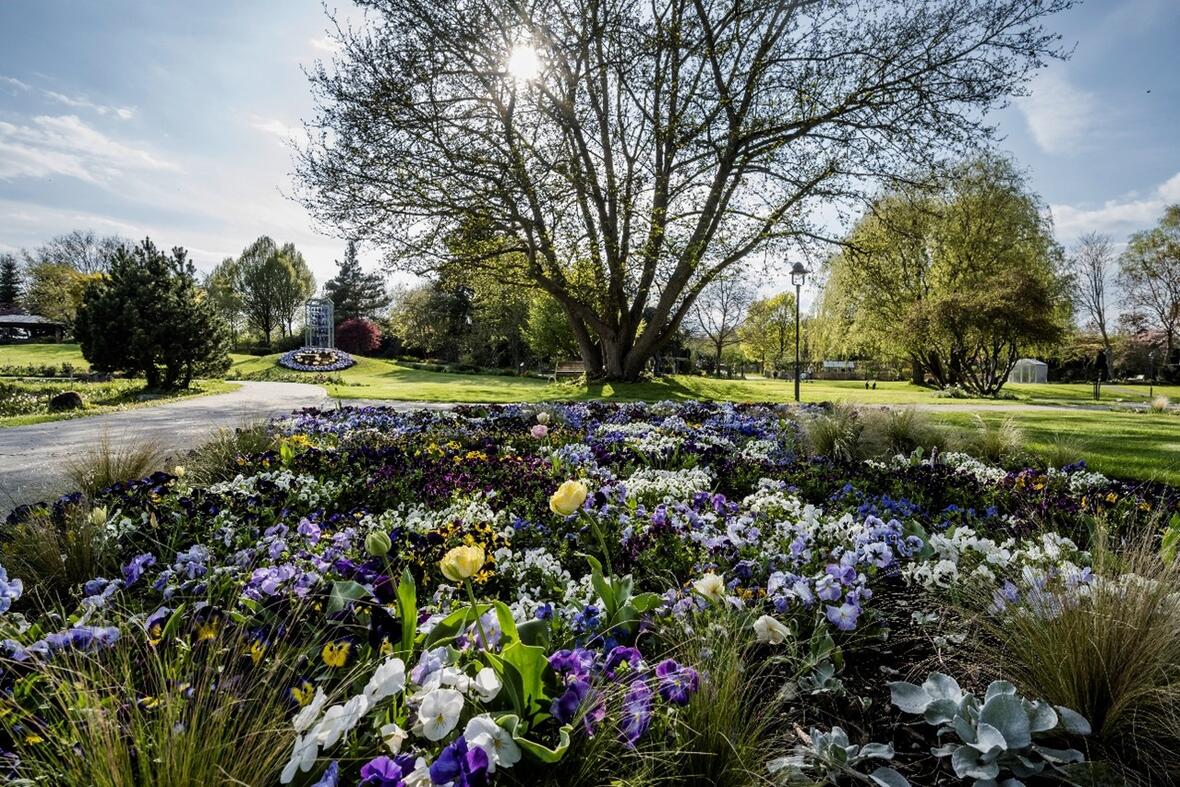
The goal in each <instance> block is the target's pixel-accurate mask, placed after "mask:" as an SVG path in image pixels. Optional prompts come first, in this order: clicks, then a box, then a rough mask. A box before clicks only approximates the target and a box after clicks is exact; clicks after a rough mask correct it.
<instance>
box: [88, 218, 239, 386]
mask: <svg viewBox="0 0 1180 787" xmlns="http://www.w3.org/2000/svg"><path fill="white" fill-rule="evenodd" d="M77 335H78V342H79V344H80V345H81V347H82V354H83V355H84V356H85V357H86V360H87V361H89V362H90V364H91V366H93V367H94V368H95V369H98V370H103V371H122V372H127V373H134V374H142V375H143V376H144V377H145V378H147V382H148V387H150V388H153V389H155V388H162V389H164V390H171V389H174V388H177V387H180V388H187V387H188V386H189V383H191V382H192V380H193V378H195V377H208V376H220V375H221V374H222V373H224V372H225V371H226V370H227V369H228V368H229V364H230V361H229V354H228V353H229V337H228V331H227V328H226V325H225V321H224V320H222V319H221V318H220V317H219V316H218V315H217V313H216V311H215V310H214V308H213V306H212V304H211V303H210V302H209V300H208V299H207V298H206V297H205V294H204V293H203V292H202V291H201V290H200V289H199V288H198V287H197V284H196V278H195V268H194V267H193V264H192V263H191V262H190V261H189V259H188V255H187V253H186V252H185V251H184V249H181V248H179V247H177V248H174V249H173V250H172V253H171V254H170V255H169V254H165V253H164V252H162V251H160V250H158V249H157V248H156V247H155V245H154V244H153V243H152V242H151V240H150V239H149V240H145V241H144V242H143V243H142V244H140V245H139V246H136V247H135V248H134V249H133V250H128V249H125V248H121V249H120V250H119V251H118V252H116V253H115V256H114V258H113V259H112V261H111V267H110V272H109V273H108V274H106V275H105V276H104V277H103V278H102V279H100V280H99V281H95V282H92V283H91V284H89V285H88V286H87V288H86V294H85V298H84V301H83V304H82V307H81V309H79V313H78V325H77Z"/></svg>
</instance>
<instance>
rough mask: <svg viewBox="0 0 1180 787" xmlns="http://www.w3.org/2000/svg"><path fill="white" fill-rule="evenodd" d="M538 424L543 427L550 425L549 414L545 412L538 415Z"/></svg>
mask: <svg viewBox="0 0 1180 787" xmlns="http://www.w3.org/2000/svg"><path fill="white" fill-rule="evenodd" d="M537 423H539V424H540V425H541V426H548V425H549V413H547V412H545V411H544V410H542V411H541V412H539V413H537Z"/></svg>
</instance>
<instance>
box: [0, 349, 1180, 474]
mask: <svg viewBox="0 0 1180 787" xmlns="http://www.w3.org/2000/svg"><path fill="white" fill-rule="evenodd" d="M278 357H279V356H278V355H277V354H275V355H268V356H262V357H257V356H250V355H234V356H232V360H233V367H232V368H231V370H230V373H229V375H228V376H229V377H231V378H243V377H245V378H250V377H254V378H262V379H266V378H270V379H278V380H302V381H306V382H319V383H321V384H323V385H324V387H325V388H327V390H328V392H329V393H330V394H331V395H332V396H335V397H339V398H341V399H374V400H402V401H435V402H487V403H496V402H542V401H561V400H587V399H613V400H616V401H658V400H662V399H674V400H684V399H713V400H728V401H761V402H790V401H792V400H793V396H794V386H793V383H792V381H790V380H763V379H749V380H714V379H711V378H704V377H690V376H683V375H682V376H676V377H669V378H663V379H660V380H653V381H649V382H643V383H631V384H615V383H601V384H595V385H591V386H588V387H587V386H585V385H577V384H573V383H562V384H552V383H548V382H546V381H544V380H538V379H534V378H527V377H508V376H497V375H487V374H448V373H441V372H428V371H421V370H418V369H411V368H408V367H406V366H402V365H399V364H397V363H394V362H391V361H386V360H381V359H376V358H360V359H358V363H357V365H356V366H354V367H352V368H351V369H346V370H345V371H343V372H338V373H335V374H331V375H326V376H325V375H314V374H303V373H299V372H290V371H287V370H283V369H280V368H279V367H278V366H277V364H276V361H277V360H278ZM62 363H71V364H73V365H75V366H77V367H82V366H84V365H85V361H84V360H83V359H82V356H81V353H80V352H79V351H78V347H77V345H72V344H50V345H9V346H0V366H3V365H19V366H25V365H29V364H34V365H42V364H57V365H60V364H62ZM203 385H205V386H213V385H224V383H218V384H208V383H205V384H203ZM206 390H207V391H210V392H211V391H212V390H215V389H214V388H211V387H207V388H206ZM1005 390H1007V391H1010V392H1011V393H1013V394H1015V395H1016V397H1017V398H1016V400H1009V401H1005V402H1001V404H1011V405H1015V406H1016V407H1014V409H1012V410H1008V411H998V410H995V409H987V410H981V411H980V412H981V414H982V415H983V417H984V418H985V419H986V420H988V421H993V422H995V421H999V420H1001V419H1003V418H1012V419H1013V420H1014V421H1015V422H1016V423H1017V424H1018V425H1019V426H1020V427H1021V428H1022V429H1023V430H1024V431H1025V434H1026V436H1027V439H1028V444H1029V448H1030V449H1031V450H1033V451H1044V450H1047V449H1048V448H1049V447H1050V446H1051V445H1052V444H1053V443H1054V441H1056V440H1059V439H1060V438H1062V437H1064V438H1067V439H1069V440H1072V441H1074V442H1076V443H1078V444H1079V446H1080V447H1081V449H1082V451H1083V453H1084V455H1085V457H1086V459H1087V461H1088V462H1089V463H1090V465H1091V466H1092V467H1094V468H1095V469H1096V470H1099V471H1102V472H1105V473H1109V474H1111V475H1116V476H1121V477H1126V478H1145V479H1152V478H1154V479H1160V480H1166V481H1169V482H1171V483H1177V484H1180V417H1177V416H1172V415H1153V414H1147V413H1134V412H1127V411H1106V410H1092V409H1078V410H1074V411H1064V410H1060V409H1043V410H1038V409H1035V408H1029V407H1027V405H1084V404H1092V403H1093V402H1092V399H1091V393H1092V391H1091V388H1090V386H1089V385H1086V384H1066V383H1051V384H1048V385H1009V386H1007V387H1006V388H1005ZM1102 394H1103V395H1102V403H1103V404H1109V405H1118V404H1119V403H1129V402H1147V401H1148V400H1149V398H1150V397H1149V390H1148V388H1147V387H1146V386H1128V385H1108V386H1104V387H1103V389H1102ZM1155 394H1156V395H1157V396H1158V395H1161V394H1162V395H1164V396H1168V397H1170V398H1171V399H1173V400H1174V401H1180V386H1156V387H1155ZM802 398H803V401H805V402H824V401H828V402H848V403H856V404H883V405H884V404H888V405H907V404H922V405H935V406H939V407H941V406H944V405H945V406H950V405H957V407H948V408H947V409H946V410H944V411H942V412H936V414H935V417H936V418H937V419H938V420H939V421H941V422H944V423H947V424H950V425H955V426H964V427H965V426H969V424H970V421H971V418H972V413H971V412H969V411H964V410H963V409H962V408H963V407H964V406H965V405H966V406H968V407H969V406H970V405H971V404H973V403H976V402H978V403H981V404H989V405H995V404H996V402H995V401H994V400H965V399H945V398H940V397H936V396H934V395H933V394H932V392H931V391H930V390H929V389H927V388H921V387H918V386H914V385H911V384H909V383H900V382H897V383H893V382H888V383H887V382H882V383H878V384H877V389H876V390H868V391H866V390H865V388H864V383H863V382H855V381H852V382H841V381H814V382H805V383H803V386H802ZM130 404H132V403H131V402H129V401H127V397H124V401H123V403H121V404H112V405H110V406H107V405H103V404H98V405H97V407H98V408H100V409H97V410H88V411H86V412H87V413H90V412H101V411H102V409H113V408H114V407H121V406H130ZM1019 405H1026V406H1025V407H1020V406H1019ZM50 417H53V416H48V415H45V416H17V418H24V419H28V418H33V419H38V420H45V419H47V418H50ZM19 422H22V423H27V422H28V421H27V420H24V421H19ZM12 424H13V420H12V419H0V425H12Z"/></svg>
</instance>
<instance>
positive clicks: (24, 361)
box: [0, 344, 90, 370]
mask: <svg viewBox="0 0 1180 787" xmlns="http://www.w3.org/2000/svg"><path fill="white" fill-rule="evenodd" d="M63 363H68V364H72V365H73V366H74V367H75V368H77V369H80V370H83V369H89V368H90V364H88V363H86V359H85V358H83V357H82V351H81V350H80V349H79V348H78V345H76V344H0V366H60V365H62V364H63Z"/></svg>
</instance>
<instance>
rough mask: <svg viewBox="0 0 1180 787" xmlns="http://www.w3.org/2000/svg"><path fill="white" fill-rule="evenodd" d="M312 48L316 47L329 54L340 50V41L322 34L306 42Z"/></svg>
mask: <svg viewBox="0 0 1180 787" xmlns="http://www.w3.org/2000/svg"><path fill="white" fill-rule="evenodd" d="M307 43H309V44H311V48H312V49H317V50H319V51H320V52H325V53H327V54H329V55H334V54H336V53H337V52H339V51H340V42H339V41H337V40H336V39H334V38H332V37H331V36H323V37H321V38H312V39H309V40H308V42H307Z"/></svg>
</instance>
